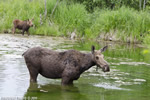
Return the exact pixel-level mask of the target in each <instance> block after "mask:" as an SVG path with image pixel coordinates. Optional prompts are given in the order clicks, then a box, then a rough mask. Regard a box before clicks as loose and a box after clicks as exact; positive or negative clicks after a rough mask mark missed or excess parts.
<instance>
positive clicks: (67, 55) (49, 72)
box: [23, 47, 95, 85]
mask: <svg viewBox="0 0 150 100" xmlns="http://www.w3.org/2000/svg"><path fill="white" fill-rule="evenodd" d="M23 56H24V58H25V62H26V65H27V67H28V70H29V73H30V81H33V82H36V81H37V75H38V74H39V73H40V74H41V75H43V76H44V77H47V78H52V79H56V78H62V85H67V84H73V80H77V79H78V78H79V77H80V75H81V74H82V73H83V72H84V71H85V70H88V69H89V68H90V67H92V66H94V65H95V62H94V61H93V55H92V53H87V54H86V53H81V52H79V51H76V50H68V51H64V52H57V51H53V50H49V49H46V48H41V47H34V48H31V49H29V50H27V51H26V52H25V53H24V54H23Z"/></svg>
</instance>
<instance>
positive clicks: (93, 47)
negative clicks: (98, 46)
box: [91, 45, 95, 54]
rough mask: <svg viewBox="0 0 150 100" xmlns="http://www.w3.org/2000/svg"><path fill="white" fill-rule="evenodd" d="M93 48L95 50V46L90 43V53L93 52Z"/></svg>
mask: <svg viewBox="0 0 150 100" xmlns="http://www.w3.org/2000/svg"><path fill="white" fill-rule="evenodd" d="M94 50H95V46H94V45H92V47H91V52H92V54H93V53H94Z"/></svg>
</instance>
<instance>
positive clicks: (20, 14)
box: [0, 0, 150, 43]
mask: <svg viewBox="0 0 150 100" xmlns="http://www.w3.org/2000/svg"><path fill="white" fill-rule="evenodd" d="M57 1H58V2H57ZM79 1H80V2H79ZM81 1H82V2H81ZM91 1H93V0H91ZM91 1H89V0H87V2H85V0H71V1H67V0H61V1H59V0H47V2H46V10H45V6H44V3H45V2H44V0H6V1H0V22H1V23H0V32H5V31H7V32H11V29H12V21H13V20H14V19H21V20H26V19H28V18H29V19H31V18H34V21H33V22H34V24H35V27H34V28H31V29H30V33H31V34H38V35H50V36H70V35H71V33H72V32H76V34H77V37H78V38H83V37H84V38H86V39H89V38H91V39H92V38H93V39H95V38H96V39H104V40H113V41H123V42H130V43H131V42H132V43H133V42H134V43H139V42H143V41H146V42H147V41H149V37H150V35H149V33H150V31H149V30H150V17H149V16H150V12H149V8H146V10H138V9H137V7H134V8H131V7H132V6H133V4H130V5H128V6H127V4H126V3H124V4H122V3H119V2H118V3H117V2H114V3H113V2H109V3H110V4H109V5H108V4H107V3H106V4H105V2H104V1H103V3H101V0H95V1H99V3H97V2H96V3H95V2H92V3H91ZM108 1H109V0H108ZM120 1H121V0H120ZM57 3H58V4H57ZM88 3H91V5H90V6H88ZM56 4H57V5H56ZM113 4H115V5H116V6H113V8H112V6H111V5H113ZM117 4H119V5H117ZM92 5H93V6H92ZM102 5H105V6H102ZM98 6H100V7H98ZM107 6H108V7H107ZM134 6H135V5H134ZM54 8H56V9H54ZM140 9H141V8H140Z"/></svg>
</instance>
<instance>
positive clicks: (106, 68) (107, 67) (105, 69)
mask: <svg viewBox="0 0 150 100" xmlns="http://www.w3.org/2000/svg"><path fill="white" fill-rule="evenodd" d="M102 70H103V71H104V72H109V71H110V69H109V66H108V65H105V66H104V67H103V69H102Z"/></svg>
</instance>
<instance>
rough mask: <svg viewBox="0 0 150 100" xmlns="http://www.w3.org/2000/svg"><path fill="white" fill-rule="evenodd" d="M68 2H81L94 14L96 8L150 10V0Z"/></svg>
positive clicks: (86, 0) (80, 0) (75, 0)
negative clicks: (124, 7)
mask: <svg viewBox="0 0 150 100" xmlns="http://www.w3.org/2000/svg"><path fill="white" fill-rule="evenodd" d="M66 1H68V2H70V1H72V2H79V3H82V4H84V5H85V6H86V9H87V10H88V11H90V12H92V11H93V10H94V9H95V8H101V9H105V8H106V9H117V8H120V7H122V6H127V7H131V8H134V9H136V10H145V9H146V7H147V8H148V7H149V8H150V0H66Z"/></svg>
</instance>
